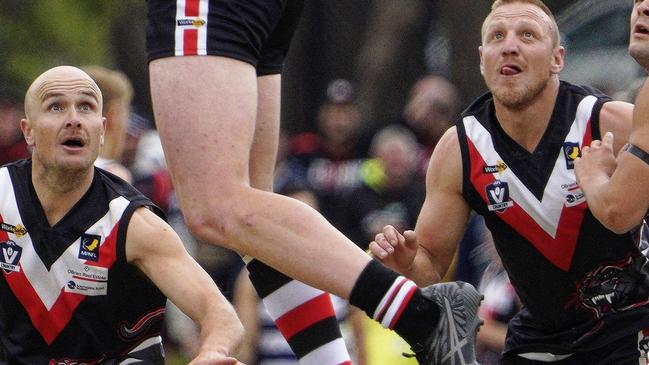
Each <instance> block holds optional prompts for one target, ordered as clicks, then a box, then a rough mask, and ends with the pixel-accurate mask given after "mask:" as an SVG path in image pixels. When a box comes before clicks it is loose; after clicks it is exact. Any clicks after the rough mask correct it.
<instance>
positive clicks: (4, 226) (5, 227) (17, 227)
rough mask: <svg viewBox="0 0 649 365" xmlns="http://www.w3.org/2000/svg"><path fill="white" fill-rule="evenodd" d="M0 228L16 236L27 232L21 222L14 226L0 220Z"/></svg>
mask: <svg viewBox="0 0 649 365" xmlns="http://www.w3.org/2000/svg"><path fill="white" fill-rule="evenodd" d="M0 229H1V230H3V231H5V232H9V233H13V234H15V235H16V237H18V238H20V237H22V236H24V235H26V234H27V230H26V229H25V227H24V226H23V225H22V224H18V225H15V226H14V225H12V224H8V223H4V222H2V223H0Z"/></svg>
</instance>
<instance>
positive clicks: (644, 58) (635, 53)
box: [629, 45, 649, 70]
mask: <svg viewBox="0 0 649 365" xmlns="http://www.w3.org/2000/svg"><path fill="white" fill-rule="evenodd" d="M629 54H630V55H631V57H633V59H634V60H635V61H636V62H637V63H638V64H639V65H640V66H642V68H644V69H645V70H649V45H647V46H641V45H635V46H631V47H629Z"/></svg>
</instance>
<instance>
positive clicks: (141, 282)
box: [0, 160, 166, 365]
mask: <svg viewBox="0 0 649 365" xmlns="http://www.w3.org/2000/svg"><path fill="white" fill-rule="evenodd" d="M31 166H32V164H31V160H22V161H19V162H16V163H13V164H10V165H7V166H5V167H3V168H0V273H1V274H0V303H1V304H0V341H1V344H2V347H4V351H5V359H4V360H5V361H6V363H7V364H12V365H13V364H25V365H27V364H29V365H40V364H47V365H49V364H66V365H73V364H79V365H80V364H98V363H100V362H101V363H102V364H121V363H124V364H126V363H128V364H164V357H163V353H162V345H161V339H160V335H159V334H160V331H161V328H162V320H163V317H164V311H165V309H164V308H165V302H166V299H165V297H164V296H163V295H162V293H161V292H160V291H159V290H158V289H157V288H156V287H155V286H154V285H153V283H151V282H150V281H149V279H148V278H147V277H146V276H145V275H144V274H143V273H142V272H141V271H139V270H138V269H137V268H136V267H135V266H132V265H130V264H128V263H127V262H126V257H125V237H126V230H127V227H128V223H129V220H130V218H131V216H132V214H133V211H134V210H135V209H136V208H138V207H141V206H147V207H151V209H153V210H154V211H156V213H158V214H160V215H162V213H161V212H160V211H159V209H158V208H157V207H155V206H153V204H152V203H151V202H150V201H149V200H148V199H147V198H145V197H144V196H143V195H141V194H140V193H139V192H138V191H137V190H135V189H134V188H132V187H131V186H130V185H128V184H127V183H125V182H124V181H122V180H121V179H119V178H117V177H115V176H114V175H111V174H109V173H107V172H105V171H103V170H101V169H98V168H95V174H94V179H93V182H92V184H91V187H90V188H89V190H88V191H87V192H86V193H85V195H84V196H83V197H82V198H81V200H80V201H79V202H78V203H77V204H76V205H75V206H74V207H73V208H72V209H71V210H70V211H69V212H68V213H67V214H66V215H65V216H64V217H63V218H62V219H61V220H60V221H59V222H58V223H56V224H55V225H54V226H50V224H49V223H48V221H47V219H46V217H45V213H44V211H43V208H42V206H41V204H40V202H39V200H38V198H37V196H36V192H35V190H34V187H33V185H32V182H31V181H32V180H31ZM0 363H3V361H2V360H0Z"/></svg>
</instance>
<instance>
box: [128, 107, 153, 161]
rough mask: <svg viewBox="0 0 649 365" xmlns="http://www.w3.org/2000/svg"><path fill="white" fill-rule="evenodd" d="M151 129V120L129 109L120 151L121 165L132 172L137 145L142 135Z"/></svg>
mask: <svg viewBox="0 0 649 365" xmlns="http://www.w3.org/2000/svg"><path fill="white" fill-rule="evenodd" d="M151 129H152V126H151V122H150V121H149V120H148V119H146V118H145V117H143V116H141V115H140V114H138V113H136V112H134V111H131V114H130V115H129V116H128V126H127V127H126V138H124V152H123V153H122V160H121V162H122V165H124V166H125V167H126V168H128V169H129V170H131V172H133V164H134V163H135V154H136V152H137V146H138V144H139V143H140V139H141V138H142V136H143V135H144V134H145V133H146V132H147V131H149V130H151Z"/></svg>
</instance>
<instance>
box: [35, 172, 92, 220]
mask: <svg viewBox="0 0 649 365" xmlns="http://www.w3.org/2000/svg"><path fill="white" fill-rule="evenodd" d="M93 177H94V169H93V168H90V169H86V170H74V171H70V170H62V169H54V168H47V167H44V166H42V165H39V164H37V163H36V164H34V165H33V166H32V184H33V186H34V190H35V191H36V195H37V196H38V200H39V201H40V203H41V206H42V207H43V211H44V213H45V216H46V217H47V220H48V222H49V223H50V225H51V226H53V225H55V224H56V223H57V222H58V221H60V220H61V218H63V217H64V216H65V215H66V214H67V212H68V211H69V210H70V209H72V207H73V206H74V205H75V204H76V203H77V202H78V201H79V200H80V199H81V197H83V195H84V194H85V193H86V192H87V191H88V189H89V188H90V185H91V184H92V179H93Z"/></svg>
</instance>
